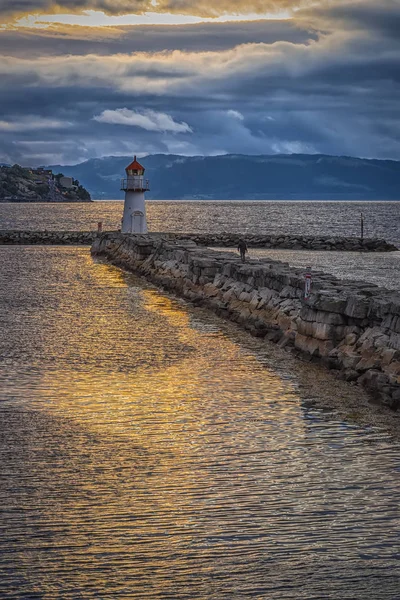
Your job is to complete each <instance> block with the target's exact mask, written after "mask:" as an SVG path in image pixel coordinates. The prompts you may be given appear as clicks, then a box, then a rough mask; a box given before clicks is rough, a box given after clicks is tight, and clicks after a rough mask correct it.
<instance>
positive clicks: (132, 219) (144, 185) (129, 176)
mask: <svg viewBox="0 0 400 600" xmlns="http://www.w3.org/2000/svg"><path fill="white" fill-rule="evenodd" d="M125 171H126V179H123V180H122V181H121V190H123V191H124V192H125V204H124V216H123V218H122V227H121V231H122V233H147V221H146V206H145V201H144V193H145V192H147V191H148V190H149V189H150V188H149V181H148V179H145V178H144V167H142V165H141V164H140V163H139V162H138V161H137V160H136V156H135V158H134V159H133V162H132V163H131V164H130V165H129V166H128V167H126V169H125Z"/></svg>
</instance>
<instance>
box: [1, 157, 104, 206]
mask: <svg viewBox="0 0 400 600" xmlns="http://www.w3.org/2000/svg"><path fill="white" fill-rule="evenodd" d="M91 201H92V199H91V197H90V194H89V192H88V191H87V190H86V189H85V188H84V187H83V186H82V185H81V184H80V183H79V181H77V180H76V179H74V178H73V177H64V175H63V174H62V173H58V174H57V175H55V174H54V173H53V171H51V170H50V169H44V168H38V169H30V168H24V167H20V166H19V165H14V166H12V167H8V166H1V167H0V202H91Z"/></svg>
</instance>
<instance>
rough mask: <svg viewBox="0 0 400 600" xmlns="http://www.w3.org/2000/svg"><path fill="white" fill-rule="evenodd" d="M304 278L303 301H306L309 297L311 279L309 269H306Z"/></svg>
mask: <svg viewBox="0 0 400 600" xmlns="http://www.w3.org/2000/svg"><path fill="white" fill-rule="evenodd" d="M304 277H305V280H306V281H305V285H304V300H306V301H307V300H308V299H309V297H310V296H311V283H312V277H311V267H307V270H306V272H305V274H304Z"/></svg>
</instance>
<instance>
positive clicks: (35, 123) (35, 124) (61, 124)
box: [0, 115, 72, 132]
mask: <svg viewBox="0 0 400 600" xmlns="http://www.w3.org/2000/svg"><path fill="white" fill-rule="evenodd" d="M71 126H72V123H69V122H67V121H61V120H58V119H46V118H43V117H38V116H35V115H21V116H20V117H18V118H17V119H14V120H8V121H5V120H4V121H3V120H0V131H4V132H17V131H22V132H27V131H36V130H39V129H64V128H66V127H71Z"/></svg>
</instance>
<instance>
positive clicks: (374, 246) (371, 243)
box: [170, 233, 397, 252]
mask: <svg viewBox="0 0 400 600" xmlns="http://www.w3.org/2000/svg"><path fill="white" fill-rule="evenodd" d="M172 237H174V239H176V240H185V239H190V240H192V241H194V242H196V244H199V245H200V246H220V247H225V248H229V247H230V248H232V247H236V246H237V244H238V241H239V240H240V239H241V238H243V239H245V240H246V243H247V245H248V246H249V247H250V248H282V249H291V250H336V251H346V252H350V251H355V252H392V251H394V250H397V248H396V246H394V245H393V244H390V243H389V242H386V241H385V240H382V239H378V238H371V239H370V238H368V239H367V238H366V239H364V240H361V239H360V238H356V237H333V236H304V235H250V234H243V235H238V234H231V233H218V234H212V233H211V234H199V233H191V234H175V235H173V236H172V235H171V236H170V238H172Z"/></svg>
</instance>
